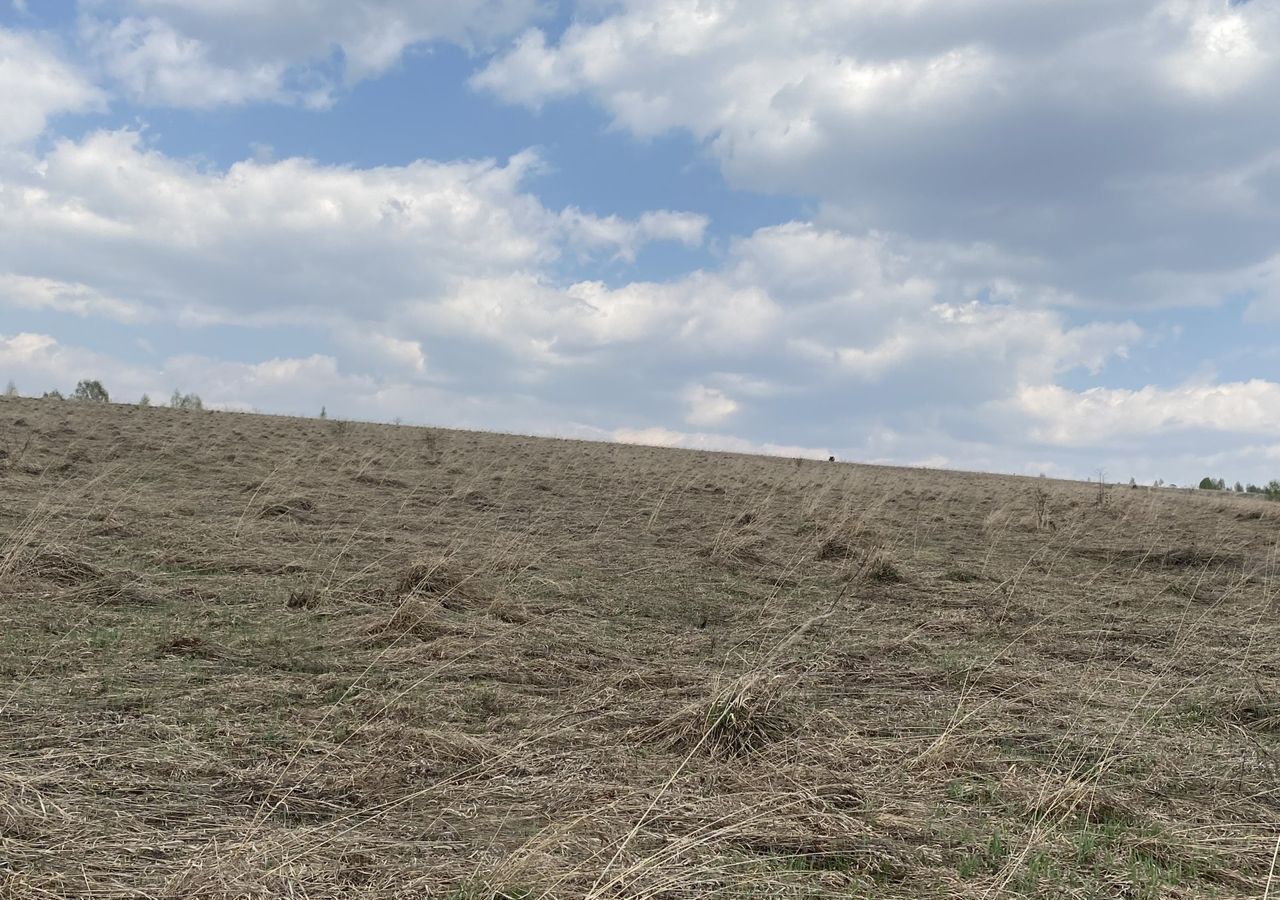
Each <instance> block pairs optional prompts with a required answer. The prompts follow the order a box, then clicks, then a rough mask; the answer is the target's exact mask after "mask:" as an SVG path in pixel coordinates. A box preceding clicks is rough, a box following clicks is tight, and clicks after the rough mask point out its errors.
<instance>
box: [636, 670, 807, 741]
mask: <svg viewBox="0 0 1280 900" xmlns="http://www.w3.org/2000/svg"><path fill="white" fill-rule="evenodd" d="M783 699H784V692H783V690H782V685H781V682H780V679H778V678H776V677H775V678H766V677H764V676H762V675H758V674H751V675H748V676H745V677H743V678H739V679H737V680H735V681H732V682H730V683H729V684H727V685H725V686H723V687H721V688H720V689H719V690H716V691H715V692H713V693H712V694H711V696H709V697H707V698H705V699H702V700H699V701H697V702H695V703H691V704H690V705H688V706H686V707H685V708H684V709H682V710H680V712H678V713H676V714H675V715H674V716H672V717H671V718H669V719H667V720H666V721H664V722H661V723H659V724H658V725H657V726H656V727H655V728H653V729H652V730H651V733H650V734H651V737H653V738H654V739H656V740H659V741H662V742H664V743H666V744H667V745H668V746H670V747H673V748H680V749H685V750H689V751H702V752H706V753H710V754H711V755H713V756H722V757H730V758H732V757H739V756H746V755H748V754H751V753H755V752H757V751H759V750H762V749H764V748H765V747H768V746H769V745H771V744H774V743H777V742H778V741H780V740H782V739H784V738H786V737H787V736H789V735H791V734H794V733H795V731H796V730H797V725H796V722H795V720H794V719H793V718H792V716H791V715H789V714H788V712H787V711H786V709H785V706H784V703H783Z"/></svg>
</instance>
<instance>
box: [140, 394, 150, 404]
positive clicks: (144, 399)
mask: <svg viewBox="0 0 1280 900" xmlns="http://www.w3.org/2000/svg"><path fill="white" fill-rule="evenodd" d="M138 405H139V406H150V405H151V395H150V394H143V395H142V396H141V397H140V398H139V399H138Z"/></svg>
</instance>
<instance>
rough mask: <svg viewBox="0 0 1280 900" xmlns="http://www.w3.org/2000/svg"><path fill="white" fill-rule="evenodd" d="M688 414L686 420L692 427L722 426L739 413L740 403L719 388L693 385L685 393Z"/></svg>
mask: <svg viewBox="0 0 1280 900" xmlns="http://www.w3.org/2000/svg"><path fill="white" fill-rule="evenodd" d="M683 399H684V402H685V405H686V407H687V408H688V412H686V413H685V417H684V420H685V421H686V422H688V423H689V424H690V425H702V426H707V425H720V424H722V423H723V422H725V421H726V420H728V419H729V418H731V417H732V416H733V414H734V413H736V412H737V411H738V402H737V401H736V400H734V399H733V398H732V397H730V396H729V395H728V394H726V393H725V392H724V391H722V390H720V389H719V388H713V387H707V386H706V385H705V384H693V385H690V386H689V387H688V388H686V389H685V390H684V392H683Z"/></svg>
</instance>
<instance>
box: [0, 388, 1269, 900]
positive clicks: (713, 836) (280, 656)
mask: <svg viewBox="0 0 1280 900" xmlns="http://www.w3.org/2000/svg"><path fill="white" fill-rule="evenodd" d="M0 447H4V448H7V449H6V450H5V452H4V454H3V456H0V497H3V503H2V504H0V604H2V605H3V609H2V610H0V615H3V623H4V627H3V631H0V897H2V898H24V900H25V898H38V897H97V898H210V900H213V898H268V897H270V898H275V897H299V898H304V897H305V898H312V900H316V898H357V900H358V898H366V900H368V898H378V900H383V898H410V897H412V898H421V897H448V898H458V900H461V898H492V900H496V898H516V897H519V898H532V897H548V898H557V897H597V898H604V897H611V898H616V897H637V898H638V897H646V898H658V897H671V898H694V897H723V898H748V897H756V898H764V897H845V898H848V897H866V898H873V897H874V898H879V897H887V898H895V897H896V898H909V897H975V898H976V897H996V896H1040V897H1081V898H1083V897H1099V898H1102V897H1132V898H1148V897H1149V898H1156V897H1188V898H1190V897H1215V896H1216V897H1255V898H1256V897H1262V896H1264V895H1268V893H1269V896H1271V897H1280V883H1278V882H1277V878H1278V877H1280V876H1277V873H1276V872H1275V859H1276V853H1277V848H1280V843H1278V841H1277V822H1280V651H1278V649H1277V648H1278V647H1280V601H1278V600H1277V585H1278V582H1277V577H1276V576H1277V571H1278V569H1277V551H1276V534H1277V531H1276V524H1277V521H1278V520H1280V517H1278V516H1277V515H1276V513H1277V512H1280V506H1276V507H1273V506H1272V505H1271V504H1266V503H1264V502H1262V501H1260V500H1258V499H1256V498H1236V497H1230V496H1211V495H1203V494H1199V495H1198V494H1194V493H1186V492H1174V491H1147V490H1129V489H1127V488H1113V489H1111V490H1110V491H1109V492H1107V493H1106V494H1105V497H1104V499H1105V502H1103V503H1099V502H1098V488H1097V485H1089V484H1077V483H1069V482H1058V481H1051V480H1044V479H1023V478H1007V477H995V476H982V475H972V474H963V473H941V472H926V471H909V470H893V469H885V468H874V467H860V466H850V465H838V464H837V465H832V464H826V463H807V462H806V463H802V464H799V465H797V464H796V463H795V461H793V460H784V459H764V458H755V457H747V456H737V455H731V454H709V453H695V452H683V451H662V450H649V449H642V448H632V447H621V446H612V445H603V444H586V443H579V442H569V441H549V440H536V439H531V438H522V437H514V436H503V435H486V434H474V433H466V432H444V431H433V430H426V429H414V428H396V427H390V426H374V425H363V424H357V423H343V422H333V421H319V420H295V419H284V418H268V417H255V416H246V415H233V414H219V413H192V412H184V411H174V410H167V409H158V408H152V409H137V408H132V407H124V406H111V405H99V404H74V403H69V402H67V403H62V402H53V401H49V402H43V401H33V400H17V399H0Z"/></svg>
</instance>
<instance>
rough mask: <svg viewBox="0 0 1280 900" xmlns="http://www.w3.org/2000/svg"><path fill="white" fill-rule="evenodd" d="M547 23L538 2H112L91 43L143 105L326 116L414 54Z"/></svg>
mask: <svg viewBox="0 0 1280 900" xmlns="http://www.w3.org/2000/svg"><path fill="white" fill-rule="evenodd" d="M543 12H544V10H543V9H542V3H540V2H539V0H450V2H448V3H422V2H416V0H253V2H244V0H217V2H214V0H104V2H99V3H96V4H94V6H93V7H92V8H91V12H90V14H89V15H87V16H84V17H82V38H83V40H84V41H85V42H86V43H87V44H88V45H89V46H90V47H91V48H92V51H93V53H94V55H95V57H96V58H97V59H98V60H99V62H100V63H101V65H102V67H103V69H104V70H105V72H106V73H107V74H108V75H110V76H111V77H112V78H113V79H115V80H116V82H117V83H118V84H120V86H121V87H122V88H124V89H125V90H126V91H127V92H128V93H129V94H130V95H131V96H133V97H134V98H135V99H136V100H138V101H140V102H143V103H149V104H157V105H165V106H189V107H210V106H217V105H224V104H236V103H244V102H250V101H258V100H271V101H288V102H294V101H297V102H303V103H307V104H310V105H324V104H325V103H327V102H328V101H329V100H330V98H331V95H332V92H333V90H334V89H335V88H337V87H338V86H339V85H341V84H348V85H349V84H351V83H354V82H357V81H360V80H363V79H366V78H370V77H373V76H376V75H379V74H381V73H383V72H385V71H386V70H387V69H389V68H391V67H392V66H394V65H395V64H396V63H397V62H398V61H399V60H400V59H401V57H402V56H403V55H404V54H405V53H406V52H407V51H408V50H409V49H410V48H412V47H415V46H418V45H422V44H428V43H431V42H434V41H449V42H452V43H457V44H462V45H465V46H470V47H484V46H488V45H490V44H491V43H492V42H494V41H496V40H499V39H501V38H503V37H505V36H507V35H511V34H513V33H515V32H516V31H517V30H519V29H520V28H522V27H523V26H525V25H526V24H528V23H529V22H530V21H532V20H534V19H535V18H537V17H538V16H540V15H541V14H542V13H543Z"/></svg>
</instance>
